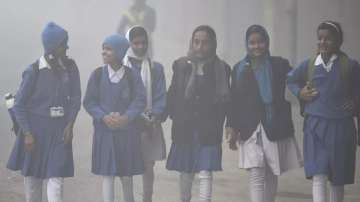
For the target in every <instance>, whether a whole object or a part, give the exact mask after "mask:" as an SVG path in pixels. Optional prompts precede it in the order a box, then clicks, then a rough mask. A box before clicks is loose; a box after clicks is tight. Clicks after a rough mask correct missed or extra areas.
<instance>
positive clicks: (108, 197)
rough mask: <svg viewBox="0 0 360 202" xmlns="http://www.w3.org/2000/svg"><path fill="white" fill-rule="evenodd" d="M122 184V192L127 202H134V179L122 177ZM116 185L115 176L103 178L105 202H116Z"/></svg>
mask: <svg viewBox="0 0 360 202" xmlns="http://www.w3.org/2000/svg"><path fill="white" fill-rule="evenodd" d="M120 181H121V184H122V190H123V195H124V201H125V202H134V191H133V178H132V177H129V176H126V177H120ZM114 185H115V177H114V176H103V197H104V202H114V201H115V194H114Z"/></svg>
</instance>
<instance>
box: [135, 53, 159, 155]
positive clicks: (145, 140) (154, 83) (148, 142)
mask: <svg viewBox="0 0 360 202" xmlns="http://www.w3.org/2000/svg"><path fill="white" fill-rule="evenodd" d="M129 62H130V64H131V67H132V68H133V69H134V70H136V71H137V72H138V73H139V74H141V67H140V66H139V64H136V62H135V61H133V60H132V58H131V57H130V60H129ZM150 71H151V88H152V90H151V93H152V108H151V114H152V116H154V119H155V120H157V121H161V122H162V121H165V120H164V119H165V117H164V111H165V108H166V80H165V74H164V67H163V66H162V64H160V63H158V62H152V66H151V69H150ZM142 119H143V118H142V117H140V118H138V127H139V130H141V132H143V131H144V132H145V133H146V129H145V124H144V121H143V120H142ZM141 138H142V140H141V141H142V151H143V153H142V155H143V159H144V161H145V162H147V161H160V160H163V159H165V158H166V145H165V138H164V134H163V130H162V127H161V125H159V128H158V130H156V131H153V133H152V135H151V137H149V136H148V135H142V137H141Z"/></svg>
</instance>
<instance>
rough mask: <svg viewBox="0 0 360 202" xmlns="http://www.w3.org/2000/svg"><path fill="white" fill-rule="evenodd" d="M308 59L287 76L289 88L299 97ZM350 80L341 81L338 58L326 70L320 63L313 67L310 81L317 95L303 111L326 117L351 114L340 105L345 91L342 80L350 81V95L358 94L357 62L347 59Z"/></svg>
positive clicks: (359, 82) (359, 83)
mask: <svg viewBox="0 0 360 202" xmlns="http://www.w3.org/2000/svg"><path fill="white" fill-rule="evenodd" d="M308 64H309V60H306V61H304V62H303V63H302V64H301V65H300V66H299V67H298V68H296V69H294V70H292V71H291V72H290V73H289V74H288V76H287V84H288V88H289V90H290V91H291V92H292V93H293V94H294V95H295V96H297V97H299V94H300V90H301V89H302V87H303V86H304V84H305V82H306V81H305V79H306V76H307V69H308ZM349 65H350V74H349V75H350V76H349V79H350V81H343V79H342V77H341V67H340V60H339V58H338V59H336V60H335V61H334V64H333V66H332V69H331V71H330V72H327V71H326V70H325V69H324V68H323V67H322V65H318V66H316V67H315V72H314V77H313V80H312V83H313V84H314V85H315V87H316V89H317V90H318V91H319V95H318V97H317V98H316V99H315V100H313V101H312V102H309V103H306V105H305V109H304V112H305V113H306V114H308V115H313V116H319V117H322V118H328V119H337V118H345V117H350V116H352V113H351V112H349V111H346V110H344V109H343V107H342V105H343V104H344V103H345V102H346V99H347V93H346V92H347V91H348V89H344V82H350V87H351V88H352V89H353V90H352V95H353V96H355V97H359V96H360V91H359V90H358V89H356V88H357V87H358V86H360V75H359V70H360V66H359V64H358V63H357V62H356V61H354V60H351V59H350V60H349Z"/></svg>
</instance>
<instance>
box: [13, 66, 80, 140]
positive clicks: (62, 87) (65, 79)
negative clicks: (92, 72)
mask: <svg viewBox="0 0 360 202" xmlns="http://www.w3.org/2000/svg"><path fill="white" fill-rule="evenodd" d="M64 65H65V66H66V68H67V69H66V70H64V69H60V68H59V69H57V72H56V73H55V72H54V69H50V68H42V69H39V71H38V72H35V70H34V69H33V68H32V66H31V65H30V66H29V67H28V68H26V70H25V71H24V72H23V74H22V82H21V85H20V88H19V90H18V92H17V94H16V100H15V105H14V108H13V109H14V114H15V117H16V120H17V122H18V124H19V125H20V128H21V129H22V131H23V132H24V133H26V132H31V131H30V125H29V121H28V116H29V115H32V114H35V115H40V116H44V117H49V118H50V107H53V106H62V107H64V111H65V118H66V119H67V122H68V123H70V122H74V121H75V119H76V116H77V114H78V112H79V110H80V107H81V86H80V76H79V70H78V68H77V66H76V64H75V62H74V61H73V60H71V59H67V60H66V61H65V62H64Z"/></svg>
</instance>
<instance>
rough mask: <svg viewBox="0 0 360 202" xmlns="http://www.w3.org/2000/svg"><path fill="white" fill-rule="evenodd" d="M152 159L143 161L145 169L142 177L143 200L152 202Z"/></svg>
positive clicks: (153, 163)
mask: <svg viewBox="0 0 360 202" xmlns="http://www.w3.org/2000/svg"><path fill="white" fill-rule="evenodd" d="M154 165H155V162H154V161H149V162H144V166H145V170H144V174H143V176H142V178H143V202H152V195H153V192H154Z"/></svg>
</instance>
